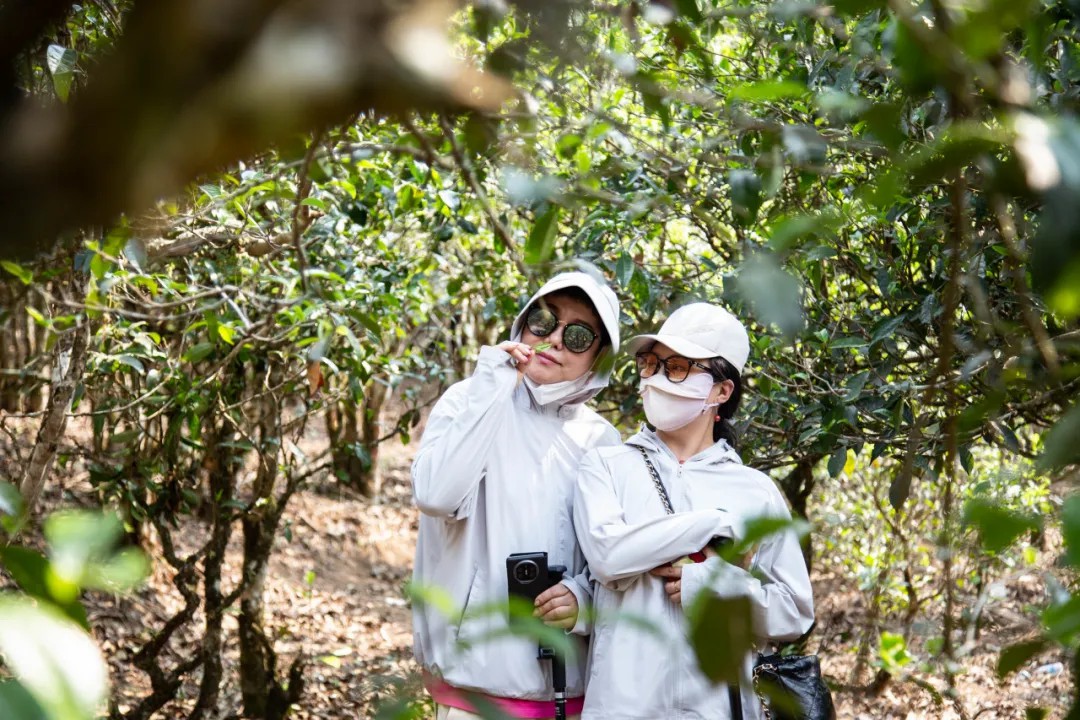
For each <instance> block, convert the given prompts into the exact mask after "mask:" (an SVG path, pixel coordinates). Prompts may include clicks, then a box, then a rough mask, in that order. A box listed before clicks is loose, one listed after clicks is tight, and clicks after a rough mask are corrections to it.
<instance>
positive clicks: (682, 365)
mask: <svg viewBox="0 0 1080 720" xmlns="http://www.w3.org/2000/svg"><path fill="white" fill-rule="evenodd" d="M634 362H636V363H637V369H638V373H639V374H640V375H641V377H643V378H651V377H652V376H653V375H655V374H656V373H657V371H658V370H659V369H660V368H661V367H663V368H664V374H665V375H667V379H668V380H670V381H671V382H673V383H681V382H682V381H683V380H685V379H686V378H687V376H689V375H690V368H691V367H699V368H701V369H702V370H704V371H705V372H711V371H710V370H709V366H708V365H702V364H701V363H699V362H697V361H696V360H690V359H689V358H684V357H683V356H682V355H672V356H671V357H667V358H661V357H660V356H659V355H657V354H656V353H654V352H648V351H646V352H639V353H638V354H637V355H635V356H634Z"/></svg>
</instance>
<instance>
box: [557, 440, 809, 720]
mask: <svg viewBox="0 0 1080 720" xmlns="http://www.w3.org/2000/svg"><path fill="white" fill-rule="evenodd" d="M633 446H640V447H643V448H645V449H646V451H647V452H648V454H649V458H650V460H652V462H653V465H654V466H655V467H656V470H657V472H658V473H659V475H660V477H661V478H662V479H663V482H664V484H665V487H666V489H667V491H668V495H669V497H670V498H671V504H672V507H673V509H674V510H675V514H674V515H668V514H667V513H666V511H665V510H664V506H663V504H662V502H661V500H660V496H659V494H658V492H657V489H656V487H655V485H654V484H653V481H652V477H651V475H650V474H649V471H648V468H647V467H646V466H645V462H644V460H643V458H642V457H641V452H640V451H639V450H638V449H637V448H636V447H633ZM762 516H769V517H781V518H789V517H790V513H789V511H788V508H787V504H786V503H785V501H784V498H783V496H782V495H781V493H780V491H779V489H778V488H777V487H776V485H775V484H774V483H773V481H772V480H771V479H770V478H769V477H768V476H767V475H764V474H763V473H760V472H758V471H756V470H752V469H750V468H748V467H746V466H744V465H743V464H742V462H741V460H740V459H739V456H738V454H737V453H736V452H735V451H734V450H733V449H732V448H731V447H730V446H729V445H728V444H727V443H726V442H724V441H720V442H717V443H715V444H713V445H712V446H710V447H709V448H708V449H706V450H704V451H703V452H701V453H699V454H697V455H695V456H694V457H692V458H690V459H689V460H687V461H686V462H685V463H683V464H682V465H680V464H679V462H678V460H677V459H676V457H675V455H674V454H673V453H672V452H671V451H670V450H669V449H668V447H667V446H666V445H665V444H664V443H663V441H661V440H660V439H659V438H658V437H657V436H656V434H655V433H654V432H653V431H651V430H643V431H642V432H640V433H638V434H637V435H635V436H634V437H632V438H631V439H630V440H628V441H627V445H623V446H620V447H604V448H598V449H597V450H594V451H592V452H590V453H589V454H588V455H587V456H586V457H585V459H584V460H583V461H582V465H581V473H580V475H579V478H578V486H577V494H576V496H575V498H574V520H575V524H576V526H577V533H578V540H579V542H580V543H581V548H582V550H583V551H584V553H585V557H586V560H587V561H588V563H589V571H590V573H591V574H592V576H593V577H594V578H595V579H596V580H597V583H596V584H595V585H594V596H593V607H594V609H595V612H596V618H595V620H594V627H593V636H592V643H591V646H590V654H589V682H588V689H587V692H586V694H585V709H584V712H583V713H582V718H583V720H601V719H603V720H629V719H632V718H640V719H641V720H646V719H647V720H656V719H657V718H665V719H669V718H698V719H701V720H727V719H728V718H730V703H729V699H728V692H727V687H726V686H724V685H719V686H716V685H713V684H712V683H711V682H710V681H709V680H708V679H707V678H706V677H705V676H704V675H703V674H702V673H701V671H700V670H699V669H698V667H697V662H696V659H695V657H694V653H693V650H692V649H691V648H690V645H689V643H688V642H687V639H686V633H687V623H686V620H685V617H684V613H683V610H684V608H688V607H690V605H691V603H693V601H694V598H696V597H697V595H698V594H699V593H700V592H703V591H705V590H709V591H711V592H715V593H717V594H719V595H721V596H724V597H733V596H738V595H745V596H747V597H749V598H750V601H751V606H752V612H753V621H754V628H755V631H756V632H757V634H758V636H759V637H758V641H759V644H760V645H765V644H767V643H769V642H773V641H783V640H793V639H795V638H798V637H799V636H800V635H802V634H803V633H805V632H806V631H807V630H808V629H809V628H810V625H811V624H812V623H813V619H814V605H813V597H812V591H811V587H810V579H809V576H808V574H807V571H806V565H805V563H804V562H803V557H802V552H801V550H800V547H799V542H798V538H797V537H796V535H795V534H794V533H793V532H790V531H788V532H783V533H779V534H777V535H773V536H771V537H769V538H767V539H765V540H764V541H763V542H762V544H761V546H760V547H759V548H758V549H757V551H756V552H755V553H754V556H753V559H752V562H751V565H750V572H748V571H746V570H743V569H742V568H739V567H736V566H734V565H730V564H728V563H726V562H724V561H723V560H721V559H720V558H709V559H708V560H706V561H705V562H703V563H698V564H692V565H684V566H683V575H682V605H683V607H682V608H680V607H676V606H675V605H674V604H673V603H672V602H671V600H670V599H668V596H667V594H666V593H665V592H664V581H663V580H662V579H661V578H657V577H653V576H652V575H649V574H647V573H648V571H649V570H651V569H652V568H655V567H659V566H661V565H664V564H666V563H668V562H671V561H672V560H675V559H678V558H680V557H682V556H684V555H688V554H690V553H692V552H697V551H699V550H701V549H702V548H703V547H704V546H705V545H706V544H708V542H709V540H710V539H711V538H713V537H714V536H717V535H719V536H724V537H734V538H740V537H741V536H742V532H743V528H744V526H745V523H746V521H747V520H749V519H751V518H756V517H762ZM759 577H761V578H762V579H758V578H759ZM642 621H644V623H643V622H642ZM646 625H648V626H649V627H650V628H651V629H645V626H646ZM751 663H752V658H750V657H747V659H746V671H745V675H744V676H745V677H749V675H750V667H751ZM742 706H743V713H744V717H745V718H746V720H758V719H759V718H761V717H762V713H761V706H760V704H759V702H758V701H757V698H756V697H755V695H754V692H753V690H752V688H751V687H750V686H749V682H746V683H743V687H742Z"/></svg>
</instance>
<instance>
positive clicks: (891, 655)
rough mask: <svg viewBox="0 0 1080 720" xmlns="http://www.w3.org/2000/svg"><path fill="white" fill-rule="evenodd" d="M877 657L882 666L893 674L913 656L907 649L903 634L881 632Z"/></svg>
mask: <svg viewBox="0 0 1080 720" xmlns="http://www.w3.org/2000/svg"><path fill="white" fill-rule="evenodd" d="M878 659H879V660H880V662H881V666H882V667H883V668H885V669H886V670H888V671H890V672H892V673H893V674H895V673H896V671H897V670H899V669H901V668H903V667H904V666H905V665H907V664H908V663H910V662H911V661H912V659H913V658H912V657H911V655H910V654H909V653H908V651H907V642H905V640H904V636H903V635H899V634H896V633H891V632H882V633H881V640H880V643H879V645H878Z"/></svg>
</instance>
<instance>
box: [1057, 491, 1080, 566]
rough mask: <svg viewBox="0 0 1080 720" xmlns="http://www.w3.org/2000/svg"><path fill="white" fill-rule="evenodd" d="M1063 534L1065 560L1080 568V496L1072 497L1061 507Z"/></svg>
mask: <svg viewBox="0 0 1080 720" xmlns="http://www.w3.org/2000/svg"><path fill="white" fill-rule="evenodd" d="M1061 534H1062V536H1063V537H1064V540H1065V559H1066V560H1067V561H1068V563H1069V564H1070V565H1072V566H1073V567H1075V568H1080V495H1070V496H1069V497H1068V498H1066V499H1065V502H1064V503H1063V504H1062V506H1061Z"/></svg>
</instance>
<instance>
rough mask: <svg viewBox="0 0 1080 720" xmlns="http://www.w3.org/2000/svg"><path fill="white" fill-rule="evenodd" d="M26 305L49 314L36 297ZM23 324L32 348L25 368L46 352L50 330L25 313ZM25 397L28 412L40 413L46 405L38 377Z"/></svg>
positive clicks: (31, 297)
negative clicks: (46, 342)
mask: <svg viewBox="0 0 1080 720" xmlns="http://www.w3.org/2000/svg"><path fill="white" fill-rule="evenodd" d="M35 300H37V302H35ZM26 304H27V305H28V306H30V307H33V308H34V309H35V310H37V311H38V312H39V313H41V314H42V315H47V314H48V308H47V307H46V306H45V301H44V300H42V299H40V298H38V296H36V295H31V296H29V297H28V298H27V299H26ZM22 322H23V327H24V328H25V332H26V341H27V345H28V346H29V347H30V348H31V350H30V354H28V355H27V356H26V357H25V358H24V366H25V363H29V362H30V359H31V358H33V357H36V356H37V355H41V354H43V353H44V352H45V341H46V339H47V337H48V330H47V329H46V328H44V327H42V326H40V325H38V324H37V323H36V322H34V321H33V319H32V318H31V317H30V316H29V315H28V314H26V313H23V318H22ZM79 377H80V378H81V377H82V373H81V372H80V373H79ZM23 383H24V387H25V386H26V384H27V381H26V380H25V379H24V380H23ZM23 395H24V396H25V397H26V411H27V412H38V411H40V410H41V408H42V406H43V405H44V404H45V388H44V387H42V385H41V384H40V383H39V382H38V381H37V377H36V376H35V378H34V382H33V383H32V384H30V387H29V388H27V389H26V391H25V392H23Z"/></svg>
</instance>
